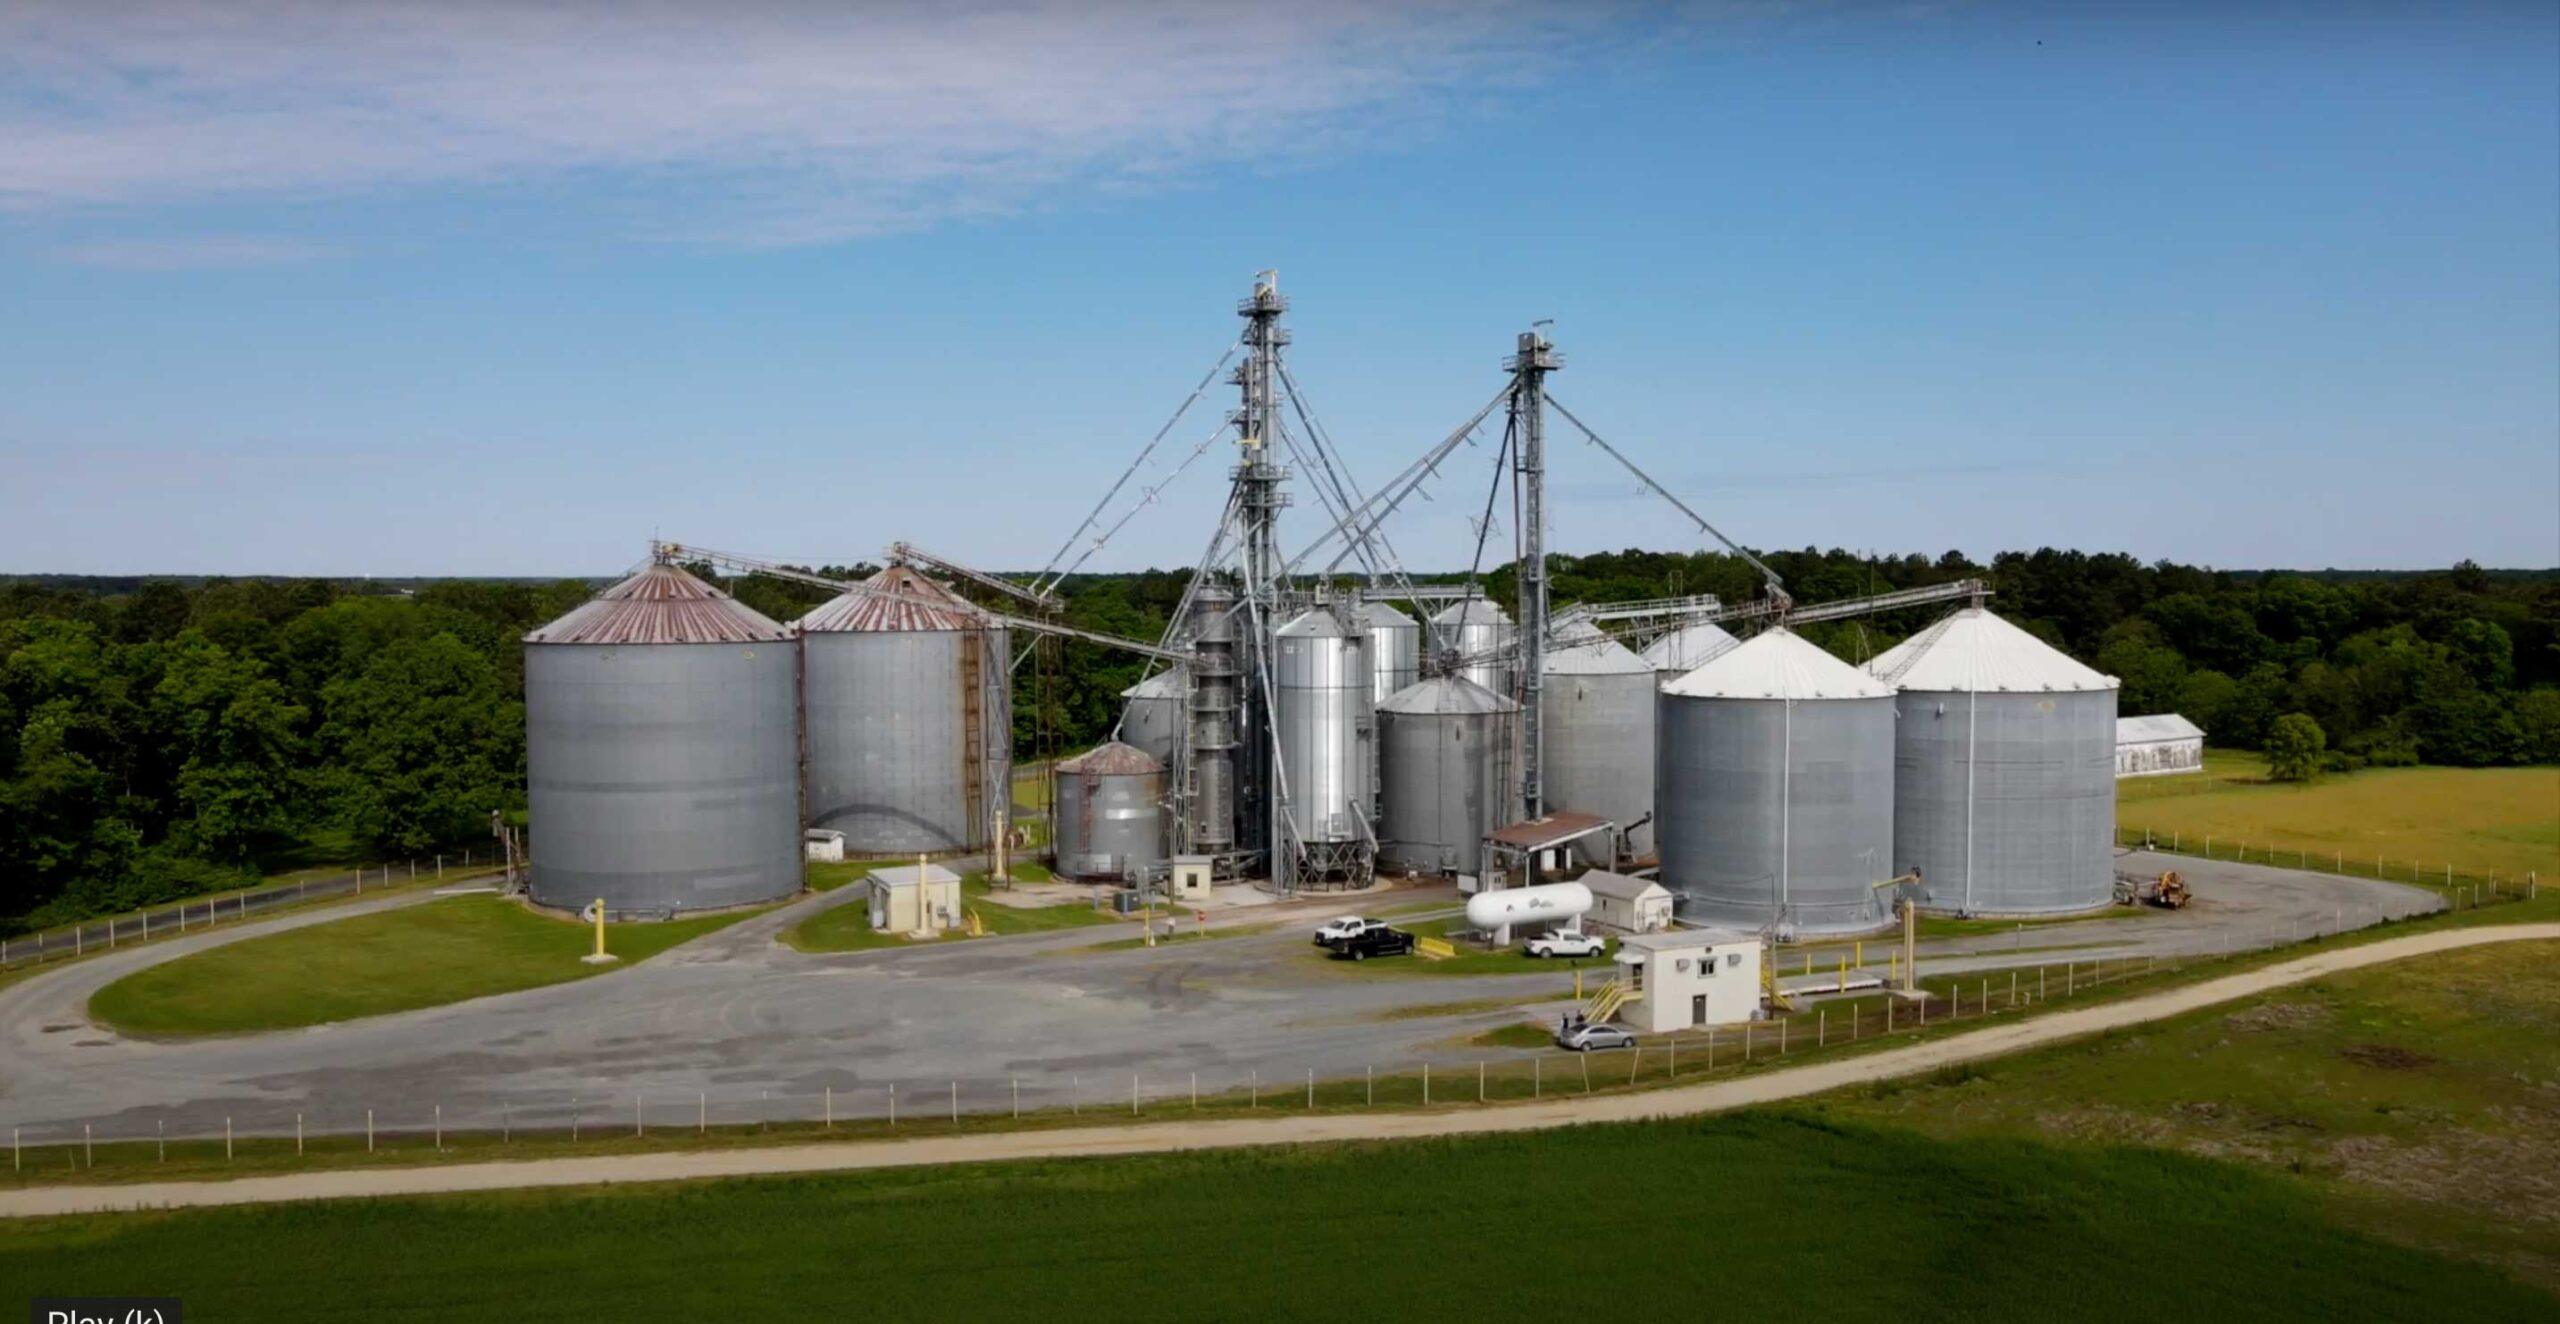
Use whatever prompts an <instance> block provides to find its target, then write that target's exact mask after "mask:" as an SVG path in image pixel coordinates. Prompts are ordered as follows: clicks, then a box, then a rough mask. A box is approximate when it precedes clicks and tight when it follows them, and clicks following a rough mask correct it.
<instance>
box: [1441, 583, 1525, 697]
mask: <svg viewBox="0 0 2560 1324" xmlns="http://www.w3.org/2000/svg"><path fill="white" fill-rule="evenodd" d="M1431 620H1432V623H1433V625H1434V626H1435V627H1436V628H1435V630H1434V634H1435V635H1436V636H1437V637H1438V639H1439V640H1440V641H1441V642H1442V643H1444V644H1445V645H1446V646H1447V647H1448V649H1449V652H1450V655H1451V656H1454V657H1483V656H1485V655H1487V654H1489V653H1491V652H1493V651H1494V650H1496V649H1507V648H1509V647H1510V646H1511V643H1512V641H1513V639H1514V638H1516V637H1517V636H1518V634H1519V632H1520V630H1519V627H1518V626H1516V625H1513V624H1512V623H1511V618H1510V617H1509V616H1508V615H1505V614H1504V613H1503V610H1502V608H1500V607H1498V606H1496V605H1494V604H1493V603H1491V602H1488V601H1486V600H1484V599H1483V598H1469V599H1467V600H1465V601H1463V602H1453V603H1451V604H1449V605H1448V606H1447V607H1444V608H1442V609H1441V610H1440V614H1439V615H1437V616H1434V617H1432V618H1431ZM1458 674H1459V675H1462V676H1465V677H1466V678H1467V679H1469V680H1471V681H1474V682H1475V683H1476V684H1478V685H1482V686H1484V687H1485V688H1486V689H1488V690H1491V691H1493V692H1494V693H1496V694H1499V695H1501V696H1502V697H1504V698H1506V699H1508V698H1511V697H1512V693H1511V691H1512V684H1511V668H1510V667H1509V666H1508V665H1507V664H1504V663H1501V662H1479V663H1477V664H1475V665H1474V666H1470V667H1465V668H1462V669H1461V670H1460V671H1459V672H1458Z"/></svg>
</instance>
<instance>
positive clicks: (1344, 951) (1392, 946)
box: [1333, 924, 1413, 961]
mask: <svg viewBox="0 0 2560 1324" xmlns="http://www.w3.org/2000/svg"><path fill="white" fill-rule="evenodd" d="M1412 953H1413V935H1412V934H1410V933H1407V932H1405V931H1404V930H1402V929H1391V928H1388V927H1387V926H1386V925H1383V924H1379V925H1373V926H1371V927H1369V928H1366V929H1362V930H1361V931H1360V932H1358V933H1355V934H1352V935H1351V936H1350V937H1348V938H1343V939H1340V940H1339V941H1337V942H1335V943H1334V944H1333V955H1334V959H1336V960H1341V959H1342V958H1344V957H1349V958H1350V959H1352V960H1354V961H1366V960H1368V959H1369V958H1370V957H1372V956H1409V955H1412Z"/></svg>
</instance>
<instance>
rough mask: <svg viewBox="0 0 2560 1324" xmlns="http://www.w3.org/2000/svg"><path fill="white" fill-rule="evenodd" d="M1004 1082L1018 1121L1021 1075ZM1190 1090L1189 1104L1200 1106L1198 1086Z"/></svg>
mask: <svg viewBox="0 0 2560 1324" xmlns="http://www.w3.org/2000/svg"><path fill="white" fill-rule="evenodd" d="M1191 1078H1192V1079H1193V1080H1198V1079H1200V1073H1199V1072H1197V1071H1195V1072H1192V1073H1191ZM1004 1083H1005V1087H1006V1088H1007V1089H1010V1090H1011V1091H1013V1120H1015V1121H1017V1122H1019V1121H1021V1120H1022V1077H1020V1076H1007V1077H1005V1078H1004ZM1191 1090H1192V1097H1193V1100H1194V1101H1193V1103H1192V1105H1191V1106H1192V1107H1195V1108H1197V1107H1199V1106H1200V1105H1199V1103H1198V1098H1199V1091H1200V1087H1199V1086H1197V1085H1194V1086H1192V1087H1191Z"/></svg>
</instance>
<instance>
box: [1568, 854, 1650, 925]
mask: <svg viewBox="0 0 2560 1324" xmlns="http://www.w3.org/2000/svg"><path fill="white" fill-rule="evenodd" d="M1575 881H1576V882H1579V883H1581V884H1582V885H1583V886H1584V887H1587V888H1590V889H1591V913H1590V915H1589V916H1588V918H1589V920H1590V922H1591V923H1594V924H1605V925H1607V926H1608V927H1610V928H1613V929H1616V930H1618V931H1619V932H1620V933H1660V932H1662V931H1663V930H1664V929H1667V928H1670V927H1671V889H1669V888H1667V887H1664V886H1663V885H1662V884H1660V883H1657V882H1655V881H1653V880H1652V879H1650V878H1629V877H1628V876H1626V875H1625V874H1622V873H1611V872H1609V871H1608V870H1606V869H1594V870H1592V871H1591V872H1589V873H1586V874H1584V875H1582V877H1580V878H1578V879H1576V880H1575Z"/></svg>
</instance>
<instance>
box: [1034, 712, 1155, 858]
mask: <svg viewBox="0 0 2560 1324" xmlns="http://www.w3.org/2000/svg"><path fill="white" fill-rule="evenodd" d="M1052 776H1053V778H1054V785H1055V788H1056V794H1055V795H1054V796H1052V797H1051V799H1050V802H1049V803H1050V804H1051V805H1053V806H1055V809H1056V812H1055V814H1054V816H1053V821H1054V822H1055V823H1056V836H1055V837H1054V838H1053V842H1054V844H1055V846H1056V849H1057V857H1058V874H1059V876H1061V877H1065V878H1079V879H1085V880H1088V881H1105V880H1114V879H1132V878H1135V877H1137V876H1139V875H1141V874H1143V873H1145V872H1146V871H1147V870H1149V869H1152V868H1154V867H1155V866H1156V865H1158V864H1161V863H1163V862H1164V825H1165V818H1164V764H1163V763H1161V762H1158V761H1157V760H1156V759H1155V758H1154V757H1152V756H1150V755H1149V754H1148V753H1147V752H1146V751H1145V750H1142V749H1138V748H1136V747H1134V746H1131V745H1127V744H1123V743H1122V742H1120V741H1117V740H1115V741H1112V742H1111V743H1109V744H1107V745H1100V746H1096V747H1095V748H1093V749H1089V750H1087V751H1085V752H1084V753H1082V754H1078V755H1076V756H1075V757H1074V758H1071V759H1061V760H1059V761H1058V764H1057V767H1056V770H1055V771H1054V773H1053V774H1052Z"/></svg>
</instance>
